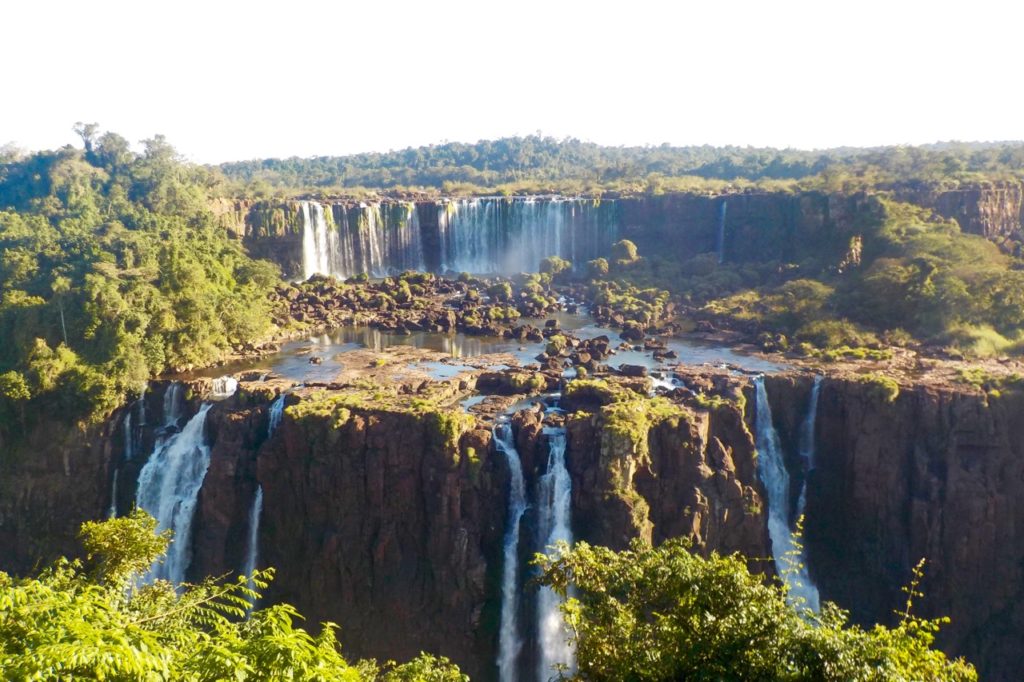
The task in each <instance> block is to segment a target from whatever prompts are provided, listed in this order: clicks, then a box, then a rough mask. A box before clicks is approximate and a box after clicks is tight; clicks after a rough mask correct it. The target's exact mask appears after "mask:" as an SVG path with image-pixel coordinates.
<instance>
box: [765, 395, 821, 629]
mask: <svg viewBox="0 0 1024 682" xmlns="http://www.w3.org/2000/svg"><path fill="white" fill-rule="evenodd" d="M754 387H755V390H756V398H757V404H756V409H757V414H756V417H755V420H754V421H755V423H754V430H755V432H756V441H757V443H756V445H757V455H758V457H757V473H758V475H759V476H760V477H761V482H762V483H763V484H764V488H765V493H766V494H767V496H768V535H769V537H770V538H771V541H772V558H773V559H774V560H775V568H776V570H777V571H779V573H780V577H782V578H783V579H784V580H785V581H786V584H787V585H788V586H789V601H790V602H791V603H796V602H798V601H801V600H802V601H803V605H804V606H806V607H807V608H810V609H813V610H814V611H817V610H818V608H819V598H818V588H817V587H815V585H814V583H812V582H811V578H810V576H809V575H808V573H807V564H806V561H805V557H804V556H803V554H802V553H801V552H798V551H797V549H796V547H795V546H794V544H793V536H792V532H793V529H792V528H791V527H790V525H789V472H787V471H786V464H785V461H784V460H783V457H782V445H781V444H780V442H779V434H778V432H776V430H775V425H774V423H773V422H772V409H771V405H769V403H768V392H767V391H766V390H765V387H764V376H758V377H756V378H755V379H754ZM794 561H796V562H799V567H791V564H792V562H794ZM787 567H791V568H787Z"/></svg>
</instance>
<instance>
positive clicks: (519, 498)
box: [494, 422, 526, 682]
mask: <svg viewBox="0 0 1024 682" xmlns="http://www.w3.org/2000/svg"><path fill="white" fill-rule="evenodd" d="M494 442H495V445H496V446H497V448H498V450H499V451H500V452H501V453H502V454H504V455H505V460H506V461H507V462H508V469H509V494H508V518H507V520H506V521H505V539H504V543H503V549H504V553H503V557H502V559H503V561H502V569H501V621H500V624H499V629H498V631H499V635H498V679H499V680H500V682H516V680H518V679H519V674H518V671H517V662H518V660H519V653H520V651H522V648H523V639H522V635H521V634H520V631H519V587H520V586H519V527H520V524H521V522H522V520H523V513H524V512H525V511H526V483H525V481H524V480H523V465H522V462H521V461H520V459H519V452H518V451H517V450H516V446H515V441H514V438H513V433H512V426H511V424H509V423H508V422H502V423H499V424H497V425H496V426H495V427H494Z"/></svg>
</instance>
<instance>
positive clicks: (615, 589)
mask: <svg viewBox="0 0 1024 682" xmlns="http://www.w3.org/2000/svg"><path fill="white" fill-rule="evenodd" d="M537 561H538V563H539V564H540V568H541V570H542V575H541V578H540V582H541V583H542V584H545V585H548V586H550V587H552V588H553V589H554V590H555V591H556V592H558V593H559V594H560V595H561V596H562V597H563V598H565V599H566V601H565V603H564V604H563V606H562V612H563V614H564V616H565V619H566V622H567V624H568V626H569V630H570V631H571V632H572V633H573V635H572V639H573V642H574V644H575V646H576V657H577V661H578V668H579V669H578V671H577V672H576V673H575V674H573V675H570V676H569V679H573V680H588V681H590V682H598V681H603V680H608V681H612V680H638V681H640V680H650V681H652V682H654V681H658V680H665V681H668V680H690V679H709V680H710V679H714V680H722V679H728V680H807V681H810V680H835V681H836V682H839V681H842V682H858V681H863V682H869V681H870V682H882V681H886V682H889V681H891V682H897V681H899V680H934V681H936V682H938V681H950V682H954V681H955V682H967V681H971V680H977V674H976V673H975V671H974V669H973V668H972V667H971V666H970V665H969V664H967V663H965V662H964V661H963V660H961V659H957V660H955V661H950V660H948V659H947V658H946V656H945V655H944V654H943V653H941V652H939V651H936V650H935V649H933V648H932V644H933V642H934V637H935V633H936V632H937V631H938V629H939V626H940V625H941V624H942V622H944V621H943V620H941V619H940V620H922V619H920V618H917V617H915V616H913V615H912V613H911V600H910V599H908V602H907V607H906V610H905V611H904V612H903V613H902V614H901V620H900V622H899V624H898V625H897V626H895V627H893V628H886V627H883V626H881V625H876V626H875V627H873V628H871V629H868V630H865V629H862V628H860V627H857V626H852V625H849V624H848V622H847V614H846V612H844V611H843V610H842V609H840V608H838V607H837V606H835V605H833V604H830V603H826V604H825V605H823V607H822V609H821V612H820V613H819V614H814V613H812V612H810V611H807V610H802V609H800V608H794V607H793V606H790V605H789V604H787V593H786V588H785V587H783V586H778V585H775V584H769V583H766V582H765V581H764V579H763V577H762V576H755V575H751V574H750V573H749V571H748V569H747V565H746V563H745V561H744V560H743V559H742V558H741V557H739V556H738V555H734V556H727V557H721V556H718V555H717V554H715V553H712V554H711V556H710V557H708V558H703V557H701V556H698V555H696V554H692V553H691V552H690V551H689V550H688V548H687V547H686V545H685V544H684V543H682V542H681V541H678V540H672V541H669V542H666V543H664V544H662V545H661V546H659V547H657V548H652V547H650V546H649V545H645V544H644V543H643V542H641V541H639V540H638V541H635V542H634V544H633V545H632V547H631V549H630V550H628V551H623V552H615V551H612V550H610V549H607V548H603V547H592V546H590V545H588V544H587V543H583V542H580V543H577V544H576V546H575V547H574V548H573V549H572V550H571V551H570V550H568V548H566V547H564V546H563V547H562V551H561V553H556V554H554V555H552V556H550V557H546V556H544V555H538V557H537ZM909 589H910V591H911V592H912V593H913V591H914V587H913V586H911V587H910V588H909Z"/></svg>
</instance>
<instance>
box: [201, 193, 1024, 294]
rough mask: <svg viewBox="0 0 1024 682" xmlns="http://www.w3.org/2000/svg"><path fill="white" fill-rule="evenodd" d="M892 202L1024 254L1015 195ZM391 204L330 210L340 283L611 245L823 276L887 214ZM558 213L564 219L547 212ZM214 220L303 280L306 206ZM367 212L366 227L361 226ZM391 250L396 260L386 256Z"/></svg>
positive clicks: (1023, 208) (699, 200) (831, 202)
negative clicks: (815, 269) (398, 244)
mask: <svg viewBox="0 0 1024 682" xmlns="http://www.w3.org/2000/svg"><path fill="white" fill-rule="evenodd" d="M885 192H886V193H888V194H890V195H891V196H893V198H895V199H897V200H900V201H906V202H909V203H912V204H916V205H919V206H923V207H925V208H929V209H931V210H933V211H934V212H935V213H936V214H938V215H940V216H943V217H946V218H950V219H953V220H956V221H957V222H958V223H959V224H960V227H961V229H962V230H963V231H964V232H967V233H970V234H977V235H980V236H983V237H985V238H987V239H990V240H992V241H994V242H996V243H997V244H999V245H1000V246H1001V247H1002V248H1003V249H1004V250H1007V251H1010V252H1015V253H1016V252H1019V250H1020V244H1021V241H1022V240H1024V233H1022V229H1021V225H1022V223H1024V189H1022V187H1021V186H1020V185H1017V184H1006V185H1005V186H998V187H967V188H960V189H941V188H935V187H930V186H923V185H913V186H909V185H908V186H904V185H900V186H894V187H891V188H888V189H886V190H885ZM392 204H394V205H396V206H406V205H410V204H409V202H389V201H384V202H383V203H381V204H358V203H352V202H336V203H331V202H325V203H324V204H323V205H324V206H325V212H326V214H328V215H331V214H333V215H334V218H333V220H329V221H328V223H329V226H330V229H332V230H333V229H338V230H340V232H339V234H340V235H341V237H340V239H341V242H342V243H341V245H340V252H341V253H342V256H339V263H340V260H342V259H343V258H344V259H348V261H347V264H346V265H345V266H344V267H342V266H341V265H340V264H339V265H338V266H337V267H335V268H333V270H337V271H338V273H339V274H343V275H345V276H351V275H353V274H357V272H361V271H365V272H369V273H370V274H372V275H375V276H383V275H384V274H387V273H388V272H397V271H401V270H402V269H403V268H405V267H409V266H410V265H411V264H413V265H417V266H419V267H424V268H426V269H428V270H430V271H434V272H445V271H454V272H459V271H462V270H469V271H474V272H504V273H512V272H518V271H520V270H524V269H526V270H532V269H535V268H536V263H539V260H540V258H543V257H544V256H546V255H561V256H562V257H565V258H568V259H570V260H573V261H575V263H576V265H577V266H580V265H582V264H583V263H584V262H585V261H586V260H589V259H591V258H596V257H598V256H606V255H607V252H608V249H609V247H610V246H611V244H612V242H613V241H614V240H615V239H618V238H623V237H624V238H628V239H631V240H633V241H634V242H636V244H637V245H638V246H639V247H640V253H641V254H657V255H659V256H662V257H668V258H690V257H693V256H696V255H698V254H702V253H716V254H718V255H720V256H721V257H722V258H723V259H724V260H726V261H728V262H748V261H758V262H764V261H780V262H788V263H808V262H809V263H811V264H814V265H818V266H826V267H827V266H834V265H837V264H839V263H840V262H842V261H843V259H844V258H845V257H846V255H847V253H848V251H849V249H850V243H851V241H850V240H851V239H852V238H853V237H856V236H861V235H864V234H865V233H866V232H869V231H870V230H871V229H873V228H874V227H876V226H877V225H878V224H879V223H880V221H881V220H882V219H883V218H884V209H883V208H882V206H881V204H880V202H879V201H878V200H877V198H876V197H874V196H872V195H867V194H863V193H857V194H852V195H846V194H837V193H825V192H816V191H807V192H796V193H790V192H745V193H732V194H724V195H719V196H710V195H705V194H666V195H660V196H652V197H629V198H623V199H613V200H603V201H595V200H591V199H558V200H553V199H551V198H543V197H538V198H536V199H529V198H525V199H524V198H516V199H509V198H490V199H475V200H442V201H419V202H415V218H416V220H415V221H414V223H413V225H412V226H407V225H404V224H401V225H400V224H399V222H396V221H394V220H390V221H389V220H384V219H380V218H377V217H374V216H375V215H376V214H379V213H381V211H382V210H383V209H382V208H381V206H384V207H387V206H390V205H392ZM555 205H557V206H558V207H559V210H555V211H552V210H549V209H550V208H552V207H553V206H555ZM526 207H528V209H527V208H526ZM215 209H216V212H217V214H218V216H220V218H219V219H220V220H221V222H222V224H223V225H224V226H225V229H228V230H229V231H230V232H231V233H232V234H234V235H236V236H238V237H239V238H241V239H243V241H244V243H245V245H246V248H247V249H248V250H249V252H250V254H251V255H253V256H255V257H258V258H267V259H269V260H273V261H275V262H277V263H278V264H279V265H281V267H282V270H283V271H284V273H285V275H286V276H287V277H290V278H298V277H301V276H303V274H304V271H303V225H304V218H303V215H302V210H301V207H300V202H297V201H286V202H280V201H278V202H274V201H261V202H245V201H236V202H230V201H226V200H225V201H221V202H218V203H217V205H216V206H215ZM328 209H329V210H328ZM385 212H386V211H385ZM364 213H365V214H366V217H361V216H362V214H364ZM459 221H461V222H459ZM396 225H398V226H399V227H395V226H396ZM453 225H456V226H461V227H458V228H457V229H455V228H453V227H452V226H453ZM336 226H338V227H336ZM410 229H411V230H412V231H413V232H415V235H414V239H411V238H409V237H407V236H403V237H402V239H401V241H402V243H403V248H401V249H397V250H396V249H391V248H389V247H388V246H387V242H388V241H389V240H392V239H395V237H393V236H391V235H392V233H393V232H396V230H397V231H399V232H401V230H406V231H408V230H410ZM509 235H511V239H510V238H509ZM360 241H362V242H363V243H360ZM523 249H524V251H523V252H521V251H520V250H523ZM390 251H394V252H395V254H396V255H389V252H390ZM542 254H543V255H542Z"/></svg>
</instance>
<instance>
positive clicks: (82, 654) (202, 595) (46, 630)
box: [0, 510, 467, 682]
mask: <svg viewBox="0 0 1024 682" xmlns="http://www.w3.org/2000/svg"><path fill="white" fill-rule="evenodd" d="M155 530H156V521H155V520H154V519H153V518H152V517H150V516H148V515H147V514H146V513H145V512H143V511H138V510H137V511H135V512H133V513H132V514H131V515H129V516H126V517H122V518H118V519H111V520H109V521H103V522H96V523H87V524H85V525H84V526H83V527H82V532H81V538H82V541H83V544H84V546H85V549H86V551H87V556H88V558H87V562H88V564H86V565H83V564H82V563H80V562H77V561H68V560H66V559H62V560H60V561H58V562H57V563H56V564H54V565H53V566H51V567H50V568H48V569H46V570H44V571H43V572H42V573H41V574H40V575H39V576H38V577H35V578H26V579H18V578H12V577H11V576H9V575H7V574H6V573H0V670H3V671H4V677H5V679H11V680H30V679H31V680H58V679H74V680H140V681H141V680H194V681H197V682H199V681H205V680H210V681H211V682H212V681H213V680H227V679H231V680H237V681H239V682H245V681H248V680H253V681H255V680H282V681H283V680H309V681H311V682H314V681H315V682H360V681H366V682H372V681H375V680H380V681H381V682H412V681H413V680H415V681H417V682H420V681H422V682H464V680H466V679H467V678H465V677H464V676H462V675H461V674H460V673H459V671H458V668H456V667H455V666H454V665H453V664H451V662H450V661H448V660H446V659H443V658H434V657H431V656H428V655H421V656H420V657H419V658H417V659H415V660H414V661H412V662H410V663H407V664H405V665H397V664H394V663H389V664H387V665H386V666H384V668H383V669H381V668H380V667H378V666H377V665H376V664H374V663H373V662H372V661H369V662H361V663H357V664H351V663H349V662H348V661H346V660H345V658H344V657H343V656H342V654H341V651H340V649H339V647H338V641H337V639H336V637H335V630H336V627H335V626H334V625H332V624H330V623H325V624H324V625H323V629H322V631H321V633H320V634H319V635H316V636H314V635H311V634H309V633H308V632H306V631H305V630H303V629H301V628H298V627H296V626H295V621H296V619H297V618H299V617H300V616H299V614H298V613H297V612H296V611H295V609H294V608H292V607H291V606H288V605H286V604H278V605H275V606H270V607H268V608H265V609H260V610H256V611H253V612H252V613H251V615H249V614H248V608H249V605H250V604H251V602H252V600H253V599H256V598H258V596H259V595H258V594H257V593H255V592H254V591H252V590H251V589H249V588H248V587H247V580H248V576H239V577H238V580H237V581H236V582H233V583H231V582H228V583H225V582H218V581H214V580H208V581H206V582H204V583H202V584H201V585H186V586H184V587H182V588H181V589H180V591H175V588H174V586H172V585H171V584H169V583H167V582H165V581H156V582H154V583H153V584H150V585H146V586H142V587H138V586H137V584H136V578H137V576H138V575H139V574H140V573H142V572H143V571H145V570H147V569H148V568H149V566H150V565H151V564H152V562H153V561H154V560H157V558H158V557H159V556H160V555H161V554H162V553H163V552H164V551H165V550H166V548H167V543H168V541H169V539H170V536H169V534H167V533H164V534H160V535H157V534H156V533H155ZM271 577H272V571H257V572H256V573H255V574H253V576H252V580H253V583H254V584H255V585H256V586H257V587H258V588H260V589H262V588H264V587H266V585H267V581H268V580H269V579H270V578H271Z"/></svg>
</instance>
